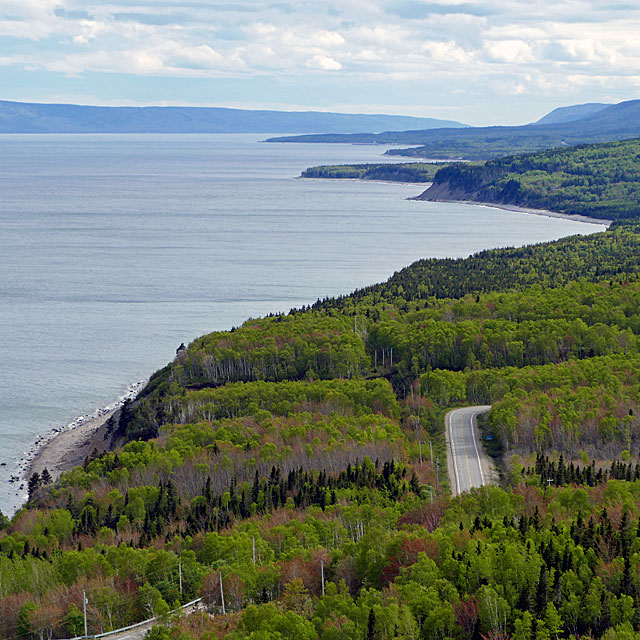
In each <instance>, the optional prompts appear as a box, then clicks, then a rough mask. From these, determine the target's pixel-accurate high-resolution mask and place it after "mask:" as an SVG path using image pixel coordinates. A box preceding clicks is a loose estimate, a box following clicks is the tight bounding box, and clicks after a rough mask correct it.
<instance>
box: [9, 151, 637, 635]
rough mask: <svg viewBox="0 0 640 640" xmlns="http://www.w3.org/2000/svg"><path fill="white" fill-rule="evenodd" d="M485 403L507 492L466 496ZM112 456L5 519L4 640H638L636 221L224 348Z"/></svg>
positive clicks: (264, 321)
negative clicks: (148, 623) (468, 412)
mask: <svg viewBox="0 0 640 640" xmlns="http://www.w3.org/2000/svg"><path fill="white" fill-rule="evenodd" d="M629 144H632V143H629ZM633 144H635V143H633ZM575 153H584V154H586V155H585V158H587V159H588V158H591V157H592V151H591V150H589V149H586V150H578V151H576V152H575ZM551 159H552V156H551V155H550V156H548V157H547V160H546V161H547V162H551ZM524 162H525V160H523V159H522V158H520V159H518V158H515V159H514V158H511V159H508V160H505V161H504V163H505V164H504V166H508V167H514V166H520V167H521V168H522V167H523V164H522V163H524ZM540 162H543V160H540ZM586 162H587V160H585V163H586ZM588 162H591V160H588ZM518 163H520V164H518ZM620 163H621V165H622V164H624V162H623V159H622V154H621V155H620ZM536 170H537V169H536ZM601 170H602V172H603V174H604V175H605V176H608V177H607V180H609V181H611V180H613V177H614V176H618V173H616V171H618V169H613V168H611V167H609V165H608V164H605V166H603V167H601ZM441 171H442V170H441ZM445 171H446V169H445ZM466 404H469V405H473V404H491V405H492V408H491V410H490V412H489V413H488V415H487V417H486V419H485V420H484V421H483V422H482V424H481V433H482V436H483V439H484V440H485V442H488V443H489V445H490V446H489V447H488V450H489V452H490V454H491V455H492V456H494V457H495V460H496V464H497V465H498V467H499V469H500V472H501V479H500V486H485V487H483V488H481V489H475V490H473V491H471V492H468V493H464V494H462V495H460V496H458V497H456V498H450V497H449V481H448V477H447V473H446V464H447V462H446V461H447V452H446V443H445V437H444V416H445V414H446V412H447V411H448V410H449V409H450V408H452V407H456V406H460V405H466ZM107 435H108V436H109V438H111V439H112V440H113V441H114V442H118V443H120V445H121V446H119V447H118V448H116V449H114V450H107V451H104V452H99V451H97V450H96V451H95V452H94V453H93V454H92V455H91V456H89V457H88V458H87V459H86V460H85V462H84V464H83V465H81V466H79V467H77V468H75V469H73V470H71V471H69V472H66V473H64V474H62V475H61V476H60V477H59V478H57V479H53V478H52V477H51V476H50V474H49V473H48V472H47V473H46V474H45V473H43V474H42V475H38V474H34V475H33V476H32V477H31V478H30V480H29V501H28V503H27V504H26V506H25V508H23V509H22V510H20V512H19V513H18V514H16V516H15V517H14V518H13V519H12V520H11V521H9V520H8V519H7V518H2V519H1V520H0V636H1V637H3V638H16V639H17V638H24V639H28V638H34V639H36V638H38V639H39V640H44V639H45V638H47V639H54V638H71V637H75V636H80V635H82V634H83V633H84V615H83V603H84V594H86V597H87V625H88V631H89V634H99V633H103V632H107V631H109V630H112V629H117V628H121V627H124V626H126V625H129V624H132V623H136V622H138V621H140V620H144V619H147V618H151V617H155V618H156V623H157V625H156V626H155V627H154V629H153V630H152V631H151V632H150V634H149V638H150V640H191V639H195V638H197V639H198V640H214V639H216V638H231V639H232V640H233V639H238V640H240V639H243V638H250V639H252V640H289V639H291V640H301V639H309V640H315V639H321V640H342V639H344V640H353V639H361V640H373V639H377V640H392V639H396V638H398V639H407V640H408V639H416V640H417V639H419V638H436V639H442V640H444V639H446V638H452V639H454V640H482V639H483V638H484V639H485V640H507V639H509V638H513V639H514V640H551V639H554V640H559V639H560V638H567V639H568V638H579V637H589V638H605V639H606V640H618V639H619V640H627V639H628V640H635V639H636V638H639V637H640V633H638V627H639V625H640V222H639V221H638V220H634V219H632V218H629V219H627V218H621V219H619V220H618V221H616V222H614V223H613V224H612V225H611V227H610V228H609V229H608V230H607V231H605V232H601V233H595V234H592V235H588V236H574V237H569V238H564V239H562V240H559V241H556V242H549V243H544V244H539V245H532V246H527V247H521V248H505V249H497V250H489V251H483V252H481V253H478V254H476V255H474V256H471V257H469V258H466V259H458V260H453V259H444V260H435V259H431V260H421V261H419V262H416V263H415V264H413V265H411V266H409V267H407V268H406V269H403V270H402V271H400V272H398V273H396V274H394V275H393V276H392V277H391V278H390V279H389V280H388V281H387V282H385V283H382V284H378V285H374V286H371V287H367V288H364V289H361V290H358V291H356V292H354V293H352V294H350V295H346V296H342V297H338V298H332V299H326V300H320V301H318V302H317V303H316V304H314V305H311V306H310V307H308V308H307V307H305V308H302V309H294V310H292V311H291V312H289V313H288V314H277V315H271V316H268V317H265V318H260V319H252V320H248V321H247V322H245V323H244V324H243V325H242V326H240V327H236V328H234V329H232V330H230V331H216V332H213V333H210V334H207V335H205V336H202V337H200V338H198V339H196V340H194V341H193V342H192V343H191V344H190V345H189V346H188V348H186V349H184V350H183V349H180V350H179V351H178V353H177V355H176V358H175V359H174V360H173V361H172V362H170V363H169V364H168V365H167V366H166V367H164V368H163V369H161V370H160V371H158V372H156V373H155V374H154V375H153V376H152V378H151V380H150V382H149V384H148V385H147V387H146V388H145V389H144V390H143V392H142V393H141V394H140V396H139V397H138V398H137V399H136V400H135V401H132V402H128V403H126V404H125V406H124V407H123V408H122V410H121V412H120V413H119V414H118V415H117V417H116V418H114V419H112V421H111V422H110V423H109V433H108V434H107ZM198 597H201V598H202V602H203V604H204V605H205V608H204V609H202V610H198V611H196V612H193V613H191V614H190V615H182V616H180V615H178V614H171V613H170V611H171V610H173V609H178V608H179V607H180V606H181V605H182V604H185V603H187V602H189V601H191V600H193V599H194V598H198Z"/></svg>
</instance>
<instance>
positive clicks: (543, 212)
mask: <svg viewBox="0 0 640 640" xmlns="http://www.w3.org/2000/svg"><path fill="white" fill-rule="evenodd" d="M408 199H409V200H416V201H418V202H450V203H451V204H474V205H476V206H478V207H487V208H489V209H502V210H503V211H513V212H514V213H530V214H533V215H535V216H546V217H547V218H559V219H561V220H573V221H574V222H584V223H586V224H598V225H600V226H602V227H607V228H608V227H609V226H610V225H611V223H612V222H613V221H612V220H605V219H604V218H590V217H589V216H581V215H576V214H571V213H559V212H558V211H550V210H548V209H534V208H533V207H519V206H518V205H515V204H500V203H494V202H476V201H475V200H443V199H440V198H438V199H436V198H434V199H433V200H424V199H421V198H417V197H416V198H408Z"/></svg>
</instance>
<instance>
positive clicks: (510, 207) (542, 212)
mask: <svg viewBox="0 0 640 640" xmlns="http://www.w3.org/2000/svg"><path fill="white" fill-rule="evenodd" d="M294 180H327V181H330V182H379V183H383V184H401V185H404V186H414V185H415V186H419V187H421V188H422V187H423V186H426V187H427V189H428V188H429V187H430V186H431V185H432V184H433V183H432V182H400V181H399V180H369V179H368V178H306V177H303V176H296V177H295V178H294ZM407 200H415V201H418V202H449V203H451V204H473V205H476V206H478V207H488V208H490V209H502V210H503V211H513V212H514V213H531V214H533V215H536V216H546V217H547V218H560V219H562V220H573V221H575V222H584V223H586V224H598V225H600V226H603V227H609V226H610V225H611V222H612V221H611V220H605V219H604V218H590V217H589V216H581V215H576V214H571V213H559V212H558V211H550V210H549V209H534V208H533V207H520V206H518V205H515V204H501V203H496V202H476V201H475V200H448V199H445V198H430V199H428V200H427V199H424V198H421V197H420V196H415V197H412V198H407Z"/></svg>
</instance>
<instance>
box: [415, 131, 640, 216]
mask: <svg viewBox="0 0 640 640" xmlns="http://www.w3.org/2000/svg"><path fill="white" fill-rule="evenodd" d="M639 152H640V141H639V140H626V141H623V142H610V143H606V144H596V145H581V146H577V147H565V148H559V149H551V150H547V151H540V152H537V153H534V154H527V155H520V156H509V157H506V158H498V159H495V160H489V161H487V162H485V163H484V164H482V165H469V164H455V165H450V166H447V167H443V168H442V169H440V170H439V171H438V173H437V174H436V176H435V178H434V180H433V182H434V184H433V186H432V187H431V188H430V190H427V191H425V193H423V194H422V196H420V199H424V200H429V199H430V198H431V197H432V196H431V194H432V193H433V194H437V195H436V196H435V197H436V198H437V199H442V198H446V197H447V193H446V192H448V193H449V197H450V198H451V199H457V200H475V201H477V202H496V203H502V204H515V205H520V206H525V207H534V208H536V209H550V210H552V211H558V212H561V213H567V214H573V215H584V216H590V217H593V218H603V219H606V220H615V219H619V218H637V217H638V215H640V208H639V205H638V201H639V199H640V169H639V168H638V163H637V160H636V157H637V156H638V153H639ZM443 189H444V191H443Z"/></svg>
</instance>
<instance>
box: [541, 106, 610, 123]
mask: <svg viewBox="0 0 640 640" xmlns="http://www.w3.org/2000/svg"><path fill="white" fill-rule="evenodd" d="M611 106H613V105H611V104H607V103H604V102H588V103H587V104H575V105H572V106H570V107H558V108H557V109H554V110H553V111H550V112H549V113H547V115H546V116H543V117H542V118H540V120H537V121H536V122H534V123H533V124H535V125H540V124H562V123H564V122H573V121H575V120H581V119H582V118H586V117H588V116H590V115H593V114H594V113H597V112H598V111H602V110H603V109H606V108H607V107H611Z"/></svg>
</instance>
